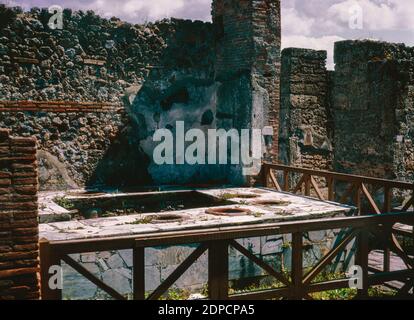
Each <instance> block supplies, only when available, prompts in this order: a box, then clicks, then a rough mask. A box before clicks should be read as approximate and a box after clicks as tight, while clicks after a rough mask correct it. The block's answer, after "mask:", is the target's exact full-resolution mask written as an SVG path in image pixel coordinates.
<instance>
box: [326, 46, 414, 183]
mask: <svg viewBox="0 0 414 320" xmlns="http://www.w3.org/2000/svg"><path fill="white" fill-rule="evenodd" d="M335 63H336V66H335V74H334V89H333V115H334V125H335V126H334V131H335V140H334V145H335V154H334V159H335V161H334V169H335V170H336V171H341V172H346V173H354V174H362V175H367V176H374V177H379V178H387V179H398V180H407V181H413V179H414V156H413V154H414V147H413V143H412V141H413V137H414V118H413V116H412V115H413V111H414V107H413V106H414V48H409V47H406V46H405V45H404V44H391V43H385V42H375V41H342V42H338V43H336V44H335Z"/></svg>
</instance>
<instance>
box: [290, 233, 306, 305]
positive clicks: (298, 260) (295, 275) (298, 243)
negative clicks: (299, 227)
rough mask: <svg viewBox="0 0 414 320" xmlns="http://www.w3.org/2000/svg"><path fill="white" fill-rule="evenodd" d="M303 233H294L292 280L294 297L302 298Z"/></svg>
mask: <svg viewBox="0 0 414 320" xmlns="http://www.w3.org/2000/svg"><path fill="white" fill-rule="evenodd" d="M302 237H303V234H302V232H295V233H293V234H292V282H293V288H294V295H293V296H294V299H296V300H302V299H303V296H304V292H303V286H302V280H303V252H302V249H303V239H302Z"/></svg>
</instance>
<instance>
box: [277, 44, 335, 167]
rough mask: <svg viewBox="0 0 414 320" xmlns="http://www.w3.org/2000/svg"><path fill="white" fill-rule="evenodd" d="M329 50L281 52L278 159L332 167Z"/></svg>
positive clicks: (292, 162)
mask: <svg viewBox="0 0 414 320" xmlns="http://www.w3.org/2000/svg"><path fill="white" fill-rule="evenodd" d="M326 56H327V53H326V51H315V50H310V49H296V48H288V49H285V50H283V51H282V75H281V86H282V88H281V110H280V131H279V133H280V139H279V152H280V154H279V159H280V161H281V162H282V163H284V164H287V165H293V166H298V167H303V168H310V169H320V170H331V169H332V135H333V134H332V129H331V125H332V123H331V114H330V111H331V110H330V104H329V75H328V71H327V70H326Z"/></svg>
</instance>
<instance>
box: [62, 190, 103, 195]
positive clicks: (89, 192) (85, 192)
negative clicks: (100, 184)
mask: <svg viewBox="0 0 414 320" xmlns="http://www.w3.org/2000/svg"><path fill="white" fill-rule="evenodd" d="M67 194H68V195H70V196H104V195H106V193H103V192H100V191H80V192H76V191H75V192H68V193H67Z"/></svg>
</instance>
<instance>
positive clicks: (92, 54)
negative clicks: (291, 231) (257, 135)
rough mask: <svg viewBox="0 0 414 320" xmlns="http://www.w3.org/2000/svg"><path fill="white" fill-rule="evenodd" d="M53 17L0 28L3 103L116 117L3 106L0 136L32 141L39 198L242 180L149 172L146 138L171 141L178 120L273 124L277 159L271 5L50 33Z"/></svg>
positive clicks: (231, 6)
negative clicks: (200, 17) (97, 106)
mask: <svg viewBox="0 0 414 320" xmlns="http://www.w3.org/2000/svg"><path fill="white" fill-rule="evenodd" d="M50 16H51V15H50V14H49V13H48V12H47V10H45V9H38V8H33V9H32V10H31V11H30V12H28V13H23V12H21V11H19V10H18V9H14V15H13V16H12V17H11V18H10V19H8V20H7V21H6V22H5V23H4V24H5V27H4V28H2V29H1V31H0V57H1V59H0V100H1V101H3V102H5V101H19V102H23V101H28V100H29V101H65V102H70V103H80V102H87V103H102V102H103V103H115V104H117V105H120V106H123V107H124V110H125V112H124V113H125V114H123V113H122V112H120V113H113V112H108V113H107V114H105V113H99V114H95V112H93V110H92V111H91V112H88V113H87V114H83V112H81V111H76V110H72V111H71V112H69V111H68V110H67V112H59V111H56V110H52V109H49V110H44V111H42V112H37V110H34V111H33V110H29V109H27V108H21V109H20V110H18V108H15V109H13V110H10V108H3V109H1V108H0V125H1V126H4V127H9V128H11V129H12V130H13V132H15V133H16V134H18V135H23V136H26V135H35V136H36V137H37V138H38V140H39V143H40V152H39V156H40V157H41V158H40V159H39V164H40V168H41V175H40V178H41V179H40V181H41V186H42V188H43V189H50V188H52V189H59V188H61V189H64V188H67V187H68V186H69V187H72V186H84V185H87V186H95V185H97V184H98V185H99V184H105V185H110V186H116V187H123V186H131V185H149V184H176V183H177V182H180V183H182V184H190V183H215V184H219V183H221V184H223V183H228V182H232V183H235V184H241V183H245V182H246V181H245V178H244V177H243V176H242V175H241V168H240V166H235V167H229V166H223V165H221V166H220V165H202V166H194V165H181V164H178V165H176V164H173V165H167V164H166V165H162V166H160V165H157V164H155V163H154V162H153V161H152V154H153V150H154V148H155V146H156V143H154V142H153V141H152V137H153V134H154V132H155V130H157V129H164V128H165V129H169V130H171V131H172V132H173V133H175V132H176V129H177V128H176V122H177V121H184V122H185V129H190V128H191V129H194V128H197V129H201V130H203V131H204V132H205V133H207V131H208V130H209V129H213V128H224V129H230V128H236V129H241V128H243V129H250V128H260V129H262V128H263V127H264V126H267V125H271V126H273V128H274V138H273V139H269V141H266V146H267V147H268V158H269V157H273V158H275V157H276V155H277V142H278V139H277V132H278V109H279V74H280V3H279V1H269V0H261V1H252V0H244V1H233V0H231V1H228V0H226V1H222V0H220V1H219V0H217V1H214V3H213V16H214V17H213V20H214V23H213V24H211V23H203V22H200V21H185V20H175V19H171V20H163V21H159V22H156V23H148V24H146V25H132V24H129V23H126V22H122V21H120V20H119V19H117V18H111V19H109V20H108V19H102V18H100V17H99V16H97V15H95V14H94V13H93V12H92V11H88V12H86V13H85V12H72V11H71V10H64V14H63V21H64V27H63V30H51V29H49V27H48V26H47V22H48V20H49V18H50ZM20 106H21V104H20ZM56 112H58V113H59V114H56ZM85 119H86V120H85ZM50 137H52V138H53V139H52V141H51V139H50ZM272 140H273V141H272ZM188 144H189V143H188ZM177 153H178V151H177ZM176 156H178V157H179V156H180V155H179V154H176ZM47 171H48V172H52V174H51V176H50V175H49V174H48V173H47ZM43 173H44V174H43ZM68 177H70V179H68Z"/></svg>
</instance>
